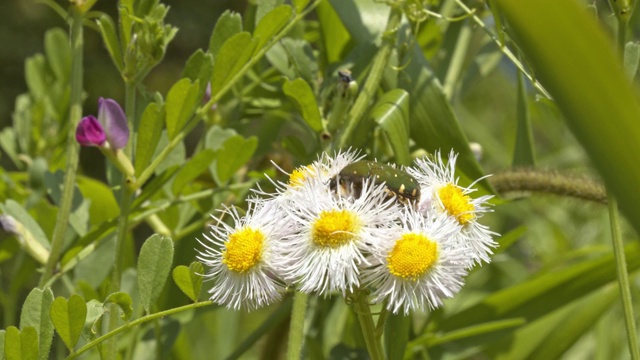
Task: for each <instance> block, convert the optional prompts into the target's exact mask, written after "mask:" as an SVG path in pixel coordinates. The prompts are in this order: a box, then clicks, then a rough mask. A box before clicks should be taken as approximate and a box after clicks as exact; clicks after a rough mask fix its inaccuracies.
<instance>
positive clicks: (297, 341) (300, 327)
mask: <svg viewBox="0 0 640 360" xmlns="http://www.w3.org/2000/svg"><path fill="white" fill-rule="evenodd" d="M308 300H309V295H307V294H304V293H302V292H300V291H296V293H295V294H294V295H293V309H292V310H291V325H290V326H289V344H288V345H287V360H298V359H300V354H301V353H302V343H303V341H304V318H305V314H306V313H307V301H308Z"/></svg>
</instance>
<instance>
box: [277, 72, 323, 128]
mask: <svg viewBox="0 0 640 360" xmlns="http://www.w3.org/2000/svg"><path fill="white" fill-rule="evenodd" d="M282 90H283V91H284V93H285V95H287V97H289V99H291V101H293V103H294V105H295V106H296V108H297V109H298V112H299V113H300V115H302V118H303V119H304V121H306V122H307V124H309V126H310V127H311V128H312V129H313V130H314V131H316V132H320V131H321V130H322V119H321V117H320V110H319V109H318V103H317V102H316V97H315V96H314V95H313V91H312V90H311V86H309V84H307V82H306V81H304V80H302V79H300V78H298V79H295V80H292V81H290V80H287V81H286V82H285V83H284V85H283V86H282Z"/></svg>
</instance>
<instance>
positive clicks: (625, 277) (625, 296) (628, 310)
mask: <svg viewBox="0 0 640 360" xmlns="http://www.w3.org/2000/svg"><path fill="white" fill-rule="evenodd" d="M609 221H610V222H611V238H612V240H613V252H614V255H615V258H616V270H617V273H618V284H619V285H620V297H621V298H622V308H623V309H624V315H625V316H624V322H625V325H626V330H627V342H628V345H629V353H630V354H631V359H633V360H638V359H640V350H638V337H637V332H636V323H635V315H634V313H633V302H632V300H631V290H630V289H631V288H630V285H629V273H628V272H627V261H626V258H625V255H624V244H623V241H622V237H621V236H620V219H619V215H618V204H617V203H616V200H615V199H614V197H613V195H611V194H609Z"/></svg>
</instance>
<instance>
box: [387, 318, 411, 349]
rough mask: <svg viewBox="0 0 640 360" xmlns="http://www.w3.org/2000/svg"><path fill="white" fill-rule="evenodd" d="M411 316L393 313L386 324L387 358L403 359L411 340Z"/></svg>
mask: <svg viewBox="0 0 640 360" xmlns="http://www.w3.org/2000/svg"><path fill="white" fill-rule="evenodd" d="M410 327H411V316H406V315H403V314H391V313H389V316H388V317H387V321H386V323H385V326H384V341H385V349H386V352H387V359H402V358H403V357H404V352H405V348H406V346H407V342H408V341H409V329H410Z"/></svg>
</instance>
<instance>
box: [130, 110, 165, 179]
mask: <svg viewBox="0 0 640 360" xmlns="http://www.w3.org/2000/svg"><path fill="white" fill-rule="evenodd" d="M165 115H166V114H165V112H164V108H163V107H162V106H160V105H159V104H157V103H155V102H152V103H150V104H149V105H147V107H146V108H145V109H144V112H143V113H142V117H141V118H140V126H139V128H138V138H137V141H136V157H135V163H134V167H135V169H136V175H140V174H141V173H142V172H143V171H144V169H145V168H146V167H147V166H148V165H149V163H150V162H151V157H152V155H153V153H154V151H155V150H156V148H157V147H158V142H159V141H160V136H161V135H162V126H160V125H159V124H163V123H164V122H165V119H164V118H165Z"/></svg>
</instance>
